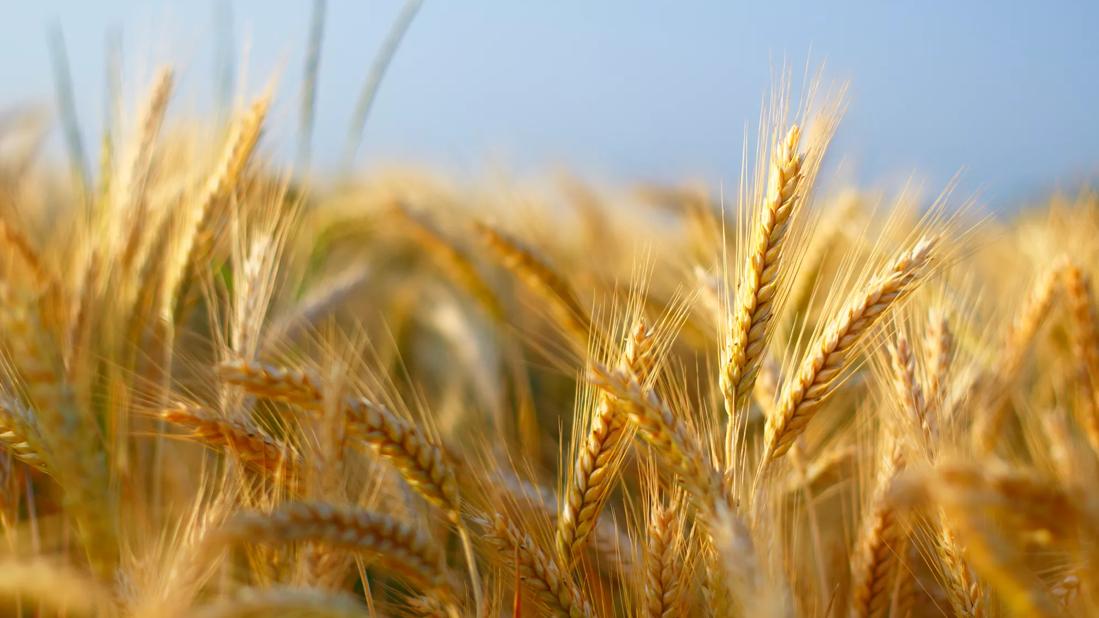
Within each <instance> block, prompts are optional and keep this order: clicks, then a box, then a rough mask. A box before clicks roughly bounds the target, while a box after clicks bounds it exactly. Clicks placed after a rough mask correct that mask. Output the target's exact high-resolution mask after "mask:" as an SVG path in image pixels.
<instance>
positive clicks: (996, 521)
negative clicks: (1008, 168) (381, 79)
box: [0, 68, 1099, 618]
mask: <svg viewBox="0 0 1099 618" xmlns="http://www.w3.org/2000/svg"><path fill="white" fill-rule="evenodd" d="M173 85H174V76H173V72H172V70H171V69H170V68H164V69H161V70H160V71H158V72H156V73H155V74H154V75H153V76H152V77H151V78H150V79H149V80H148V83H147V85H146V88H145V90H146V94H145V95H144V96H143V97H142V98H141V99H140V100H137V101H134V102H132V103H129V105H128V109H129V113H128V114H127V115H126V116H125V117H126V118H128V119H129V122H128V123H127V125H125V126H122V127H120V130H119V131H117V132H116V133H114V134H109V135H107V136H105V137H104V139H103V140H102V143H101V148H100V151H99V156H98V164H97V165H94V166H92V167H93V168H94V170H95V171H94V172H91V173H88V174H86V175H82V174H73V173H71V172H70V171H68V170H66V169H64V167H63V166H60V165H51V164H49V163H48V162H45V161H40V160H38V159H37V157H36V156H35V151H36V149H35V148H34V147H33V146H32V145H33V143H35V141H36V139H37V135H38V133H39V132H40V131H41V130H42V127H41V126H40V123H36V122H35V121H34V119H33V118H15V119H13V120H12V121H11V122H9V123H7V124H6V125H5V127H4V133H3V134H0V143H2V144H3V145H4V148H3V149H0V153H2V159H0V188H2V191H0V232H2V233H0V252H2V254H3V260H2V261H0V269H2V273H0V295H2V299H3V302H2V303H0V324H2V328H0V335H2V337H0V344H2V350H3V353H2V359H3V361H2V370H0V425H2V428H0V431H2V433H0V442H2V445H0V446H2V450H3V456H2V458H0V485H2V487H3V491H2V492H0V531H2V541H0V546H2V549H0V594H2V599H3V600H2V607H0V609H2V610H3V612H4V614H5V615H13V616H142V617H145V616H149V617H152V616H168V617H172V616H200V617H205V618H213V617H229V616H267V615H270V616H446V617H454V616H478V617H480V616H486V617H487V616H543V615H547V616H548V615H564V616H570V617H579V616H616V615H621V616H627V615H628V616H650V617H658V616H661V617H662V616H722V617H724V616H745V617H750V616H859V617H862V616H895V617H904V616H1001V615H1002V616H1063V615H1071V616H1076V615H1080V616H1083V615H1093V614H1095V613H1097V612H1099V580H1097V579H1096V578H1097V576H1099V459H1097V456H1099V326H1097V317H1096V305H1095V296H1094V293H1095V290H1094V285H1093V282H1092V277H1093V276H1095V275H1096V274H1097V272H1099V243H1097V242H1096V241H1095V239H1096V238H1097V237H1099V197H1097V195H1096V194H1095V193H1092V192H1089V191H1088V190H1086V189H1085V190H1081V191H1079V192H1078V193H1075V194H1069V195H1054V196H1050V197H1049V198H1048V199H1047V200H1045V201H1044V202H1043V203H1039V204H1034V205H1032V206H1030V207H1027V208H1024V209H1022V210H1020V211H1019V212H1017V213H1015V214H1012V215H1002V216H988V215H981V214H979V213H980V209H979V206H977V205H974V204H972V203H971V201H970V200H969V199H968V198H967V197H966V196H963V195H958V194H957V193H956V192H954V191H951V190H950V188H949V187H948V188H946V189H945V190H943V191H942V192H941V195H940V196H939V197H938V198H935V199H930V200H929V199H926V198H925V197H923V196H922V195H921V192H919V191H916V190H914V189H913V190H908V191H901V192H899V193H897V194H887V193H884V192H881V191H874V190H868V189H859V188H857V187H843V188H841V189H836V188H835V186H834V184H833V185H832V186H831V188H829V189H828V190H827V191H817V190H814V185H816V184H818V183H817V180H818V178H817V177H818V175H819V172H820V170H821V169H822V165H821V164H822V161H823V160H824V159H825V156H826V155H827V154H828V146H829V142H830V141H831V138H832V135H833V134H834V133H835V131H836V130H837V128H838V127H840V126H841V122H840V120H841V116H842V114H843V111H844V99H843V93H842V88H841V89H838V90H836V92H835V94H830V95H828V96H824V95H820V94H819V93H818V94H814V95H813V96H804V97H801V98H800V100H797V101H792V99H791V97H790V96H789V95H788V89H784V88H782V87H778V88H777V89H776V92H777V93H778V94H776V95H775V96H773V97H771V99H770V100H768V101H767V102H765V104H764V110H763V114H762V116H761V118H762V122H761V124H762V126H761V127H760V130H759V136H760V137H759V139H758V143H757V144H753V145H752V147H750V148H746V152H749V153H750V154H751V156H749V157H748V159H749V160H748V162H747V163H746V164H745V165H744V169H743V172H742V174H741V180H740V183H739V186H737V187H736V188H735V189H734V190H732V191H726V193H725V195H724V196H723V197H718V198H715V197H714V195H715V192H714V191H713V190H712V188H710V187H699V186H695V185H691V184H683V185H678V186H672V185H637V186H594V185H590V184H586V183H584V182H582V181H580V180H578V179H577V178H574V177H571V176H565V175H561V174H558V175H547V176H545V177H542V178H539V179H536V180H529V179H528V180H517V179H511V180H509V179H504V178H495V179H491V180H488V179H486V180H484V181H479V182H471V183H458V182H455V181H453V180H449V179H447V178H446V177H444V176H441V175H437V174H433V173H432V172H431V170H403V171H390V172H388V173H384V174H379V173H372V174H362V175H351V176H349V177H347V178H342V179H338V180H337V179H332V178H326V177H325V176H323V175H319V174H318V175H308V174H302V173H293V172H292V170H290V169H288V168H286V167H285V166H281V165H279V164H278V163H276V162H275V161H274V160H273V159H272V158H270V157H269V156H268V155H267V150H265V148H266V142H265V141H264V140H263V139H261V138H262V136H263V134H264V128H265V127H266V126H267V123H268V122H269V118H268V111H269V109H270V107H271V105H272V103H273V101H272V97H271V94H270V93H269V91H263V92H260V93H256V94H253V98H252V100H251V101H250V102H248V103H247V104H246V105H244V106H242V107H241V108H240V109H238V110H236V111H235V112H234V114H233V115H232V117H231V119H230V120H229V122H228V123H226V124H224V125H218V124H216V123H213V122H211V123H208V124H202V125H200V126H195V124H194V123H193V122H185V121H182V120H179V119H176V118H175V117H174V116H173V114H172V113H171V110H172V107H171V101H172V99H173V94H174V93H173ZM897 147H898V148H903V144H902V145H898V146H897Z"/></svg>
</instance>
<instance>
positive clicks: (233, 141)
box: [164, 93, 271, 307]
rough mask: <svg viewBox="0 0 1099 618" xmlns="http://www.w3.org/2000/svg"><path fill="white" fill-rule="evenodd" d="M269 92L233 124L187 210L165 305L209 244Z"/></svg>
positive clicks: (255, 137)
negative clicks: (217, 211) (216, 212)
mask: <svg viewBox="0 0 1099 618" xmlns="http://www.w3.org/2000/svg"><path fill="white" fill-rule="evenodd" d="M270 102H271V98H270V93H266V94H263V95H261V96H260V97H259V98H257V99H256V100H255V101H254V102H253V103H252V105H251V107H250V108H249V109H248V111H247V112H246V113H245V114H244V115H243V116H242V117H241V118H240V119H239V120H238V121H237V122H235V123H234V124H233V128H232V131H231V133H230V135H229V139H228V141H227V142H226V143H225V147H224V149H223V150H222V152H221V157H220V158H219V160H218V162H217V165H215V166H214V170H213V172H211V174H210V176H209V177H208V178H207V180H206V183H205V185H204V186H203V187H202V188H201V189H200V192H199V195H198V198H197V200H196V202H195V204H194V205H193V206H192V207H191V208H190V209H189V210H188V211H187V216H186V218H185V219H184V223H183V229H182V231H181V232H180V233H179V236H178V238H177V251H176V254H175V257H176V261H175V262H174V263H173V264H172V266H173V271H172V272H171V273H170V274H169V276H168V285H166V286H165V288H164V289H165V293H166V300H165V302H164V305H165V306H168V307H170V306H172V304H173V303H175V302H177V301H178V300H179V293H180V288H181V286H183V285H184V283H187V282H188V279H187V277H186V274H187V272H188V271H189V270H190V269H192V268H195V267H196V262H197V261H198V260H199V259H200V258H202V257H204V255H205V253H206V251H207V250H208V246H209V244H210V243H211V242H212V238H213V236H214V232H215V231H214V230H211V229H210V225H211V224H210V221H211V219H212V217H213V214H214V213H213V211H214V207H215V206H216V205H217V204H218V203H220V202H221V201H223V200H224V199H225V198H226V197H227V196H228V195H229V193H230V192H231V191H232V190H233V187H234V186H236V184H237V182H238V181H239V179H240V175H241V173H242V172H243V171H244V167H245V165H246V164H247V163H248V160H249V158H250V157H251V156H252V151H253V150H254V149H255V147H256V143H257V142H258V141H259V137H260V132H261V129H262V127H263V120H264V118H266V117H267V108H268V106H269V105H270Z"/></svg>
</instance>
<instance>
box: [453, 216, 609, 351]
mask: <svg viewBox="0 0 1099 618" xmlns="http://www.w3.org/2000/svg"><path fill="white" fill-rule="evenodd" d="M474 230H475V231H476V233H477V236H478V237H479V238H480V239H481V241H482V242H483V243H484V244H485V246H486V247H488V248H489V249H490V250H491V251H492V253H493V255H494V256H496V258H497V259H498V260H499V261H500V263H501V264H502V265H503V266H504V267H505V268H507V270H509V271H511V273H512V274H514V275H515V278H516V279H518V280H519V281H520V282H521V283H522V284H523V285H524V286H525V287H526V288H527V290H528V291H530V292H531V294H533V295H534V296H536V297H538V298H540V299H541V300H543V301H545V302H546V303H547V304H548V306H549V311H550V315H551V316H552V317H553V318H554V320H555V321H556V322H557V324H558V325H559V326H560V327H561V328H562V329H564V331H565V333H566V334H567V335H568V336H569V339H570V341H571V342H572V343H573V345H574V346H577V348H578V349H580V350H583V348H584V346H585V345H587V341H588V333H589V330H590V327H591V319H590V318H589V316H588V312H587V310H585V309H584V307H583V305H581V304H580V301H579V300H578V299H577V297H576V292H575V291H574V290H573V288H572V286H571V285H569V283H568V281H566V280H565V278H564V277H562V276H561V275H560V274H558V272H557V271H555V270H554V269H553V268H552V267H551V266H550V265H549V264H547V263H546V262H545V261H544V260H542V259H541V258H539V257H538V256H536V255H535V254H534V252H533V251H531V250H530V249H528V248H526V247H524V246H523V245H522V244H521V243H520V242H519V241H518V240H515V239H514V238H511V237H510V236H508V235H506V234H504V233H503V232H501V231H500V230H498V229H496V228H493V227H491V226H489V225H488V224H485V223H481V222H477V223H475V225H474Z"/></svg>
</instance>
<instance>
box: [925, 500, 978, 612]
mask: <svg viewBox="0 0 1099 618" xmlns="http://www.w3.org/2000/svg"><path fill="white" fill-rule="evenodd" d="M940 519H942V520H943V522H942V524H941V526H940V529H941V530H940V534H939V538H938V543H936V545H935V547H936V549H937V550H938V554H939V559H940V560H941V561H942V564H943V567H944V569H945V571H946V572H945V574H944V575H945V580H946V581H945V582H944V583H945V585H944V586H943V587H944V588H945V590H946V598H947V600H948V601H949V602H950V607H951V609H953V610H954V613H955V614H956V615H958V616H972V617H973V618H983V616H984V615H985V604H984V590H983V588H982V587H981V582H980V580H978V579H977V576H976V574H974V573H973V569H972V568H971V567H970V566H969V563H968V562H966V559H965V556H964V555H963V553H962V551H963V550H962V546H961V544H960V542H959V541H958V535H957V533H956V532H955V531H954V530H953V529H952V528H951V527H950V526H949V525H948V524H947V523H946V516H945V515H942V516H941V517H940Z"/></svg>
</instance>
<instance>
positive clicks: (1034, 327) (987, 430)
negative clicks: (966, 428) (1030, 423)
mask: <svg viewBox="0 0 1099 618" xmlns="http://www.w3.org/2000/svg"><path fill="white" fill-rule="evenodd" d="M1065 266H1066V264H1065V261H1064V260H1063V259H1061V260H1058V261H1057V262H1055V263H1054V264H1053V265H1051V266H1050V267H1049V268H1047V269H1046V271H1045V272H1043V273H1042V275H1041V276H1040V277H1039V278H1038V279H1037V280H1036V281H1035V282H1034V283H1033V285H1031V287H1030V290H1029V291H1028V292H1027V296H1026V298H1025V299H1024V300H1023V304H1022V307H1020V308H1019V312H1018V313H1016V314H1015V317H1014V318H1013V319H1012V321H1011V325H1010V326H1009V327H1008V329H1007V333H1006V335H1005V336H1004V347H1003V352H1002V353H1001V354H1000V355H999V357H998V358H999V362H998V363H997V366H996V368H995V370H994V373H993V374H992V376H991V381H990V387H991V392H990V393H989V394H988V395H987V400H986V401H985V402H984V411H985V413H984V415H982V416H981V417H979V422H978V423H977V424H976V426H975V428H974V432H973V436H974V438H975V440H976V446H977V447H978V448H979V449H980V450H982V451H986V452H987V451H991V450H992V449H993V448H994V447H995V445H996V442H997V441H998V440H999V438H1000V434H1001V433H1002V430H1003V425H1004V420H1005V416H1006V410H1005V409H1004V407H1003V405H1001V404H1002V401H1003V396H1004V393H1006V392H1008V390H1009V388H1008V387H1009V386H1011V385H1012V383H1014V382H1015V380H1016V379H1017V378H1018V376H1019V371H1020V370H1021V369H1022V367H1023V361H1024V360H1026V358H1027V354H1028V353H1029V352H1030V349H1031V346H1032V345H1033V342H1034V337H1035V335H1037V334H1038V329H1039V328H1040V327H1041V326H1042V323H1043V322H1044V321H1045V319H1046V315H1047V314H1049V311H1050V307H1051V305H1052V304H1053V298H1054V294H1055V293H1056V292H1057V283H1058V281H1059V280H1060V278H1061V272H1062V271H1063V270H1064V269H1065Z"/></svg>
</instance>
